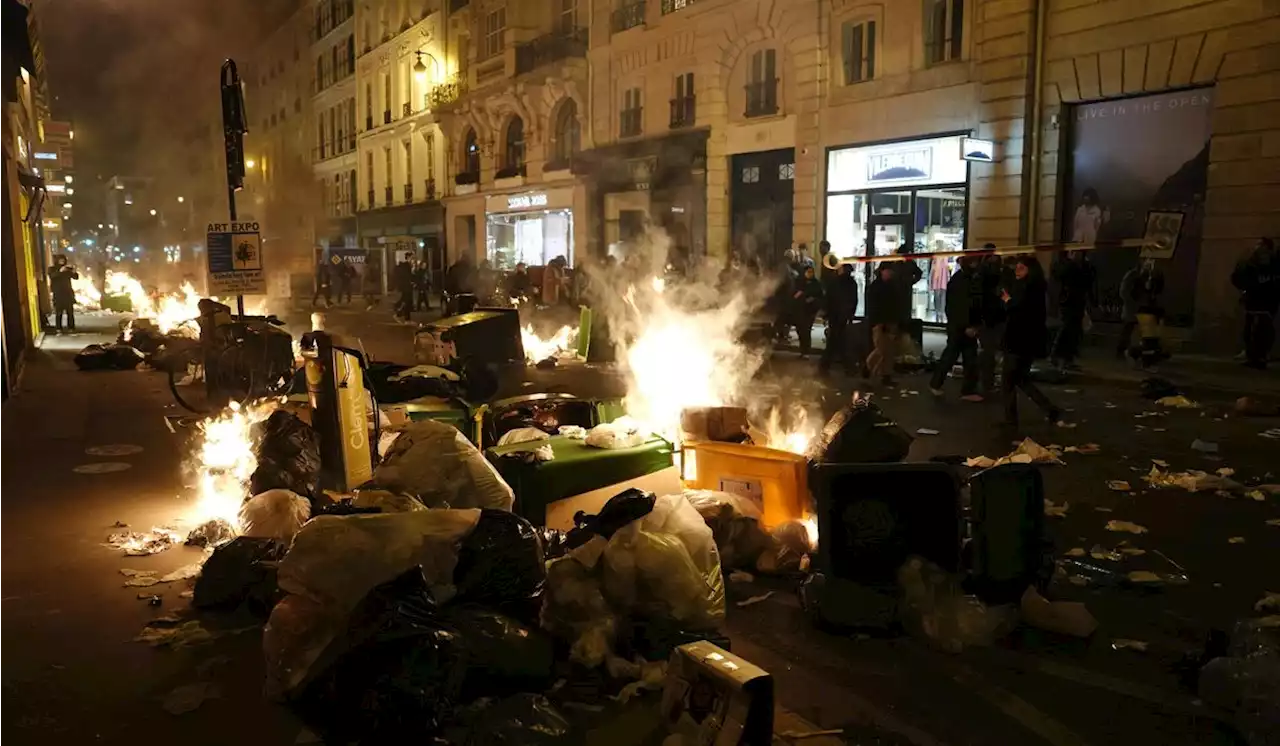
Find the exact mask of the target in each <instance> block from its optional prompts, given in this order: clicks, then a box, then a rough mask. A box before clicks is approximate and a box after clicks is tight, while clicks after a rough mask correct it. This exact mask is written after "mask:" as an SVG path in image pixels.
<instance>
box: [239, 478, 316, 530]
mask: <svg viewBox="0 0 1280 746" xmlns="http://www.w3.org/2000/svg"><path fill="white" fill-rule="evenodd" d="M310 518H311V501H310V500H308V499H307V498H305V497H303V496H301V495H298V494H295V493H293V492H290V491H289V490H285V489H276V490H267V491H266V492H263V493H262V494H259V495H254V496H253V497H251V498H249V499H248V500H246V501H245V502H244V505H241V506H240V526H241V528H242V529H243V531H242V534H243V535H244V536H251V537H254V538H259V539H277V540H279V541H283V542H286V543H287V542H290V541H292V540H293V537H294V536H295V535H297V533H298V531H300V530H301V529H302V524H304V523H306V522H307V521H308V520H309V519H310Z"/></svg>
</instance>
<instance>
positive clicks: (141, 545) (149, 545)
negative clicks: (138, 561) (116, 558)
mask: <svg viewBox="0 0 1280 746" xmlns="http://www.w3.org/2000/svg"><path fill="white" fill-rule="evenodd" d="M179 539H180V537H179V535H178V532H177V531H174V530H172V529H168V528H152V529H151V530H150V531H146V532H138V531H121V532H120V533H115V534H111V535H110V536H108V537H107V544H109V545H110V546H112V547H115V548H116V549H122V550H124V554H125V556H126V557H146V556H149V555H152V554H159V553H161V552H163V551H165V550H166V549H169V548H170V547H172V546H173V545H174V544H177V543H178V541H179Z"/></svg>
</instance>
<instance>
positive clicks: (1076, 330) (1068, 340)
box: [1051, 251, 1095, 370]
mask: <svg viewBox="0 0 1280 746" xmlns="http://www.w3.org/2000/svg"><path fill="white" fill-rule="evenodd" d="M1052 271H1053V279H1054V280H1056V281H1057V283H1058V316H1059V317H1060V318H1061V320H1062V327H1061V328H1060V329H1059V330H1058V338H1057V339H1056V340H1054V344H1053V354H1052V356H1051V357H1052V360H1053V364H1054V365H1055V366H1057V367H1058V368H1060V369H1063V370H1079V369H1080V366H1079V365H1077V364H1076V358H1077V357H1078V356H1079V355H1080V342H1081V341H1082V340H1083V338H1084V317H1085V313H1086V312H1087V311H1088V308H1089V306H1091V305H1093V300H1094V279H1095V277H1094V271H1093V264H1092V263H1090V262H1089V259H1088V258H1087V257H1086V256H1085V254H1084V252H1082V251H1068V252H1066V254H1064V255H1063V256H1060V257H1059V258H1058V259H1057V260H1056V261H1055V262H1054V263H1053V270H1052Z"/></svg>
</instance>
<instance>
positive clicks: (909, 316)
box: [890, 243, 924, 365]
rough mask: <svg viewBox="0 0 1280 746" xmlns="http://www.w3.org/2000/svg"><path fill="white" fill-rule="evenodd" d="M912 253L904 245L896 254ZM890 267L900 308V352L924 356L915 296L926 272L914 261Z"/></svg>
mask: <svg viewBox="0 0 1280 746" xmlns="http://www.w3.org/2000/svg"><path fill="white" fill-rule="evenodd" d="M911 251H912V247H911V245H910V244H906V243H903V244H902V245H901V246H899V247H898V250H897V251H896V252H895V253H896V254H898V255H899V256H906V255H909V254H910V253H911ZM890 266H892V268H893V279H894V284H895V288H896V291H895V296H896V298H897V301H896V305H897V307H898V336H899V337H900V340H899V344H898V348H897V349H898V350H899V351H904V350H905V351H909V352H911V353H912V354H915V355H923V354H924V351H923V350H921V349H920V345H919V344H917V342H918V341H923V340H917V339H916V332H917V331H921V332H923V329H924V328H923V326H921V325H920V323H918V322H917V321H916V320H915V302H914V295H915V286H916V283H918V282H920V280H921V278H923V277H924V270H923V269H921V268H920V265H919V263H917V262H916V260H914V259H900V260H898V261H896V262H893V263H892V264H891V265H890ZM921 336H923V335H921ZM891 365H892V363H891Z"/></svg>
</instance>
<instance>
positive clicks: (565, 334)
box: [520, 324, 578, 363]
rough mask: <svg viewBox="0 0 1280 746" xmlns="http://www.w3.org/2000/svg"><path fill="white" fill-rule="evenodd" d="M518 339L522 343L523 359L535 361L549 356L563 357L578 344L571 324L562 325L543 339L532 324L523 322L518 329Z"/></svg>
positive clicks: (576, 331) (575, 330)
mask: <svg viewBox="0 0 1280 746" xmlns="http://www.w3.org/2000/svg"><path fill="white" fill-rule="evenodd" d="M520 341H521V342H522V343H523V344H524V357H525V359H526V360H528V361H529V362H531V363H537V362H541V361H543V360H546V359H547V358H549V357H564V356H565V355H566V354H568V353H572V351H573V349H574V348H575V347H576V346H577V344H578V330H577V328H575V327H572V326H562V327H560V329H559V330H557V331H556V333H555V334H553V335H551V336H550V337H547V338H545V339H544V338H542V337H539V336H538V335H537V333H535V332H534V331H533V325H532V324H525V325H524V328H522V329H521V330H520Z"/></svg>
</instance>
